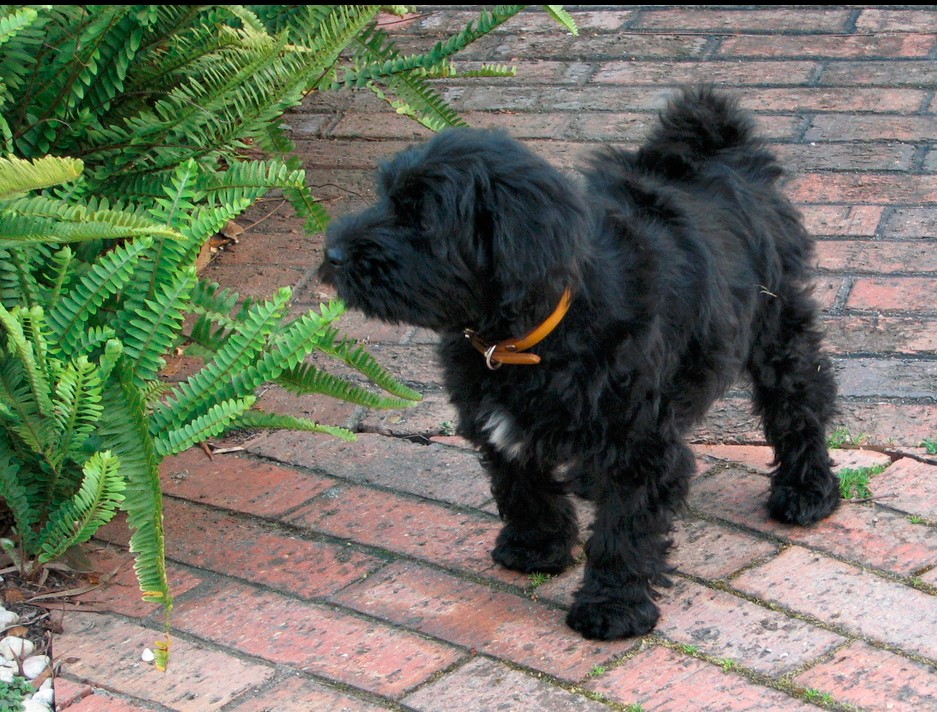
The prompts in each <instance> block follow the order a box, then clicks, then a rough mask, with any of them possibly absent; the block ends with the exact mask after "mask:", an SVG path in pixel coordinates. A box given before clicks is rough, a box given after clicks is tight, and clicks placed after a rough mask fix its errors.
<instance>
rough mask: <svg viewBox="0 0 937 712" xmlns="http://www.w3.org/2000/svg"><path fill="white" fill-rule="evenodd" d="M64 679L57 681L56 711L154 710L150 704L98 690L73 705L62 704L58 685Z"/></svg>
mask: <svg viewBox="0 0 937 712" xmlns="http://www.w3.org/2000/svg"><path fill="white" fill-rule="evenodd" d="M61 679H62V678H57V679H56V690H55V709H56V710H57V711H59V712H62V711H64V710H66V709H67V710H68V712H146V711H147V710H152V709H153V707H152V706H151V705H149V704H144V703H142V702H137V701H135V700H130V699H124V698H123V697H115V696H113V695H110V694H108V693H107V692H106V691H104V690H96V691H95V692H94V693H93V694H91V695H88V696H86V697H82V698H81V699H80V700H76V701H75V702H73V703H70V704H69V703H68V702H67V701H66V702H65V703H63V702H61V701H60V699H59V696H58V683H59V681H61Z"/></svg>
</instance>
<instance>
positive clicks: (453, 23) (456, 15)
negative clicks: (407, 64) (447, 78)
mask: <svg viewBox="0 0 937 712" xmlns="http://www.w3.org/2000/svg"><path fill="white" fill-rule="evenodd" d="M586 7H588V6H586ZM572 15H573V17H574V18H575V20H576V25H577V26H578V27H579V31H580V32H581V33H589V34H592V33H593V32H600V31H603V30H605V31H607V30H616V29H618V28H619V27H621V26H622V25H623V24H624V23H626V22H627V21H628V20H629V19H630V18H631V17H632V16H633V15H634V11H633V10H624V9H620V10H593V11H589V10H581V9H577V10H576V11H574V12H573V13H572ZM477 20H478V12H466V11H458V10H452V9H447V10H445V11H444V12H438V11H437V12H434V11H427V12H425V13H421V15H420V16H419V20H418V22H417V23H416V24H415V28H416V29H419V30H420V31H421V32H424V33H426V34H428V35H430V36H431V37H433V38H438V37H439V35H440V33H441V32H444V31H445V32H458V31H460V30H462V29H463V28H464V27H465V25H466V24H468V23H469V22H476V21H477ZM563 31H564V30H563V28H562V27H560V25H558V24H557V23H556V21H555V20H554V19H553V18H551V17H550V16H549V15H547V14H546V13H544V12H536V11H535V10H534V8H531V9H530V10H528V11H526V12H522V13H520V14H518V15H515V16H514V17H512V18H511V19H510V20H508V22H507V23H505V24H504V25H502V26H501V27H500V28H498V29H497V30H495V32H497V33H499V34H509V35H512V36H514V35H526V34H529V33H532V32H538V33H546V34H548V35H556V34H557V33H560V32H563Z"/></svg>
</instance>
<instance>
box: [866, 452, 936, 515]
mask: <svg viewBox="0 0 937 712" xmlns="http://www.w3.org/2000/svg"><path fill="white" fill-rule="evenodd" d="M875 485H876V486H875V494H876V495H877V496H879V497H882V503H883V504H886V505H888V506H889V507H894V508H895V509H899V510H901V511H902V512H907V513H908V514H917V515H922V516H925V517H929V518H931V519H937V465H933V464H929V463H925V462H918V461H917V460H912V459H911V458H902V459H901V460H898V461H897V462H896V463H895V464H894V465H892V466H891V467H889V468H888V469H887V470H886V471H885V472H883V473H882V475H881V476H880V477H879V478H878V479H877V480H876V482H875ZM928 531H931V530H928Z"/></svg>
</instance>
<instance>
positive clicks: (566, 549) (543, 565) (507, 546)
mask: <svg viewBox="0 0 937 712" xmlns="http://www.w3.org/2000/svg"><path fill="white" fill-rule="evenodd" d="M571 548H572V547H571V545H570V544H567V543H565V542H557V541H553V540H549V541H545V542H534V541H532V540H530V539H526V538H524V537H519V536H516V535H514V534H513V533H512V532H511V531H510V530H509V528H508V527H505V528H504V529H502V530H501V533H500V534H499V535H498V541H497V542H496V543H495V548H494V549H493V550H492V552H491V558H492V559H494V560H495V562H496V563H499V564H501V565H502V566H503V567H504V568H506V569H511V570H512V571H520V572H522V573H533V572H539V573H544V574H558V573H560V572H562V571H565V570H566V569H568V568H569V567H570V566H572V565H573V562H574V559H573V555H572V551H571Z"/></svg>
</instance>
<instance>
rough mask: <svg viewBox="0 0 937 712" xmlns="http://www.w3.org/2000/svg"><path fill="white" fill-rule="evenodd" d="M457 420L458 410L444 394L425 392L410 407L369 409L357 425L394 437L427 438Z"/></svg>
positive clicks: (444, 429) (445, 428)
mask: <svg viewBox="0 0 937 712" xmlns="http://www.w3.org/2000/svg"><path fill="white" fill-rule="evenodd" d="M457 419H458V415H457V411H456V409H455V406H453V405H452V404H451V403H450V402H449V396H448V395H447V394H445V393H440V392H427V393H425V394H424V395H423V400H422V401H420V402H419V403H418V404H417V405H415V406H413V407H412V408H406V409H403V410H381V411H378V410H371V411H368V412H367V413H366V414H365V417H364V418H363V419H362V420H361V423H360V425H359V427H360V428H361V429H362V430H367V431H371V432H376V433H380V434H381V435H390V436H394V437H398V436H408V435H422V436H425V437H430V436H433V435H439V434H440V433H443V432H445V431H446V430H447V428H448V427H451V425H452V423H455V422H456V420H457ZM447 424H448V425H447Z"/></svg>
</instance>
